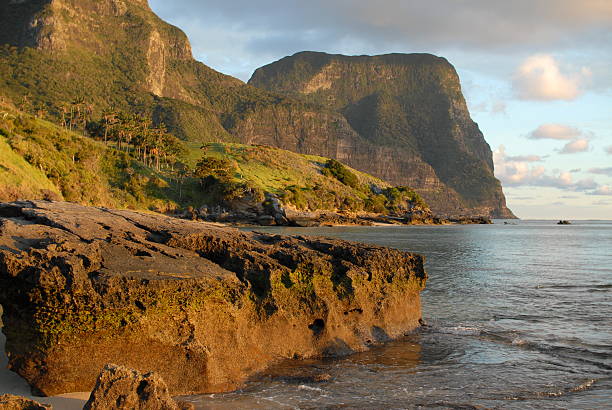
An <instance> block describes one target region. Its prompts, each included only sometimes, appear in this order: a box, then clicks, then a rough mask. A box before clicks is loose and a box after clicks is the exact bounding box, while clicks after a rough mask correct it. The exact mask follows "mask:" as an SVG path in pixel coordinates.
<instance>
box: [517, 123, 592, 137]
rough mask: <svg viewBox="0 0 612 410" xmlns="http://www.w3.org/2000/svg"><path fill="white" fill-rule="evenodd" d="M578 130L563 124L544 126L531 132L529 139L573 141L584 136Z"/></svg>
mask: <svg viewBox="0 0 612 410" xmlns="http://www.w3.org/2000/svg"><path fill="white" fill-rule="evenodd" d="M582 134H583V133H582V131H581V130H579V129H578V128H574V127H570V126H569V125H563V124H543V125H540V126H539V127H538V128H536V129H535V130H533V131H531V132H530V133H529V134H528V135H527V137H528V138H530V139H534V140H540V139H549V140H571V139H575V138H578V137H580V136H581V135H582Z"/></svg>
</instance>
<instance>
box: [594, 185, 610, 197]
mask: <svg viewBox="0 0 612 410" xmlns="http://www.w3.org/2000/svg"><path fill="white" fill-rule="evenodd" d="M589 195H602V196H612V188H611V187H610V186H608V185H603V186H600V187H598V188H597V189H596V190H595V191H593V192H590V193H589Z"/></svg>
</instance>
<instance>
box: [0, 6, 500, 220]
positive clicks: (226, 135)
mask: <svg viewBox="0 0 612 410" xmlns="http://www.w3.org/2000/svg"><path fill="white" fill-rule="evenodd" d="M0 44H3V46H2V47H0V92H2V93H3V94H4V95H6V96H7V97H8V98H9V99H11V100H12V101H14V102H15V103H17V104H20V106H24V107H29V109H30V110H32V111H38V112H46V113H48V115H49V116H51V117H56V118H58V117H61V116H62V115H63V114H62V113H63V111H64V110H65V109H66V108H65V107H66V106H67V105H69V103H70V102H72V101H83V102H85V103H86V105H87V107H88V109H89V110H91V113H92V115H94V116H95V115H99V114H100V113H101V112H102V110H104V109H107V108H109V107H113V108H115V109H122V110H126V111H133V112H139V113H145V114H147V115H151V116H152V117H153V119H154V121H155V122H156V123H159V122H164V123H165V124H166V125H168V126H169V128H170V129H171V131H172V132H173V133H175V134H176V135H177V136H178V137H180V138H182V139H184V140H186V141H190V142H193V143H194V145H195V144H197V143H201V142H219V141H223V142H241V143H244V144H267V145H271V146H274V147H278V148H282V149H286V150H291V151H295V152H299V153H305V154H316V155H321V156H326V157H331V158H336V159H338V160H340V161H343V162H345V163H347V164H348V165H351V166H352V167H354V168H356V169H359V170H362V171H366V172H369V173H371V174H373V175H375V176H377V177H379V178H382V179H385V180H387V181H388V182H391V183H393V184H395V185H408V186H412V187H414V188H415V189H416V190H417V191H418V192H419V193H421V194H422V195H423V196H424V197H425V198H426V199H427V200H428V202H429V203H430V205H431V206H432V209H433V210H434V211H435V212H438V213H450V214H461V213H467V214H485V215H491V216H510V215H511V214H510V211H509V210H508V209H507V208H506V207H505V199H504V196H503V193H502V191H501V187H500V186H499V182H498V181H497V180H496V179H495V178H494V177H493V173H492V163H491V155H490V149H489V147H488V145H487V144H486V143H485V142H484V139H483V138H482V134H480V131H478V127H477V126H476V125H475V124H474V123H473V122H472V121H471V120H470V119H469V114H468V113H467V109H466V108H465V102H464V101H463V97H462V96H461V93H460V87H459V82H458V79H457V78H456V74H455V73H454V70H452V67H450V65H448V64H447V63H446V64H442V63H431V61H429V60H432V59H433V57H431V56H429V57H422V56H421V57H418V58H416V57H410V56H408V57H402V56H393V61H388V60H389V58H390V57H376V58H373V60H371V61H372V62H370V63H366V61H370V60H368V58H361V60H359V63H357V62H356V61H357V60H352V59H347V58H341V57H339V56H335V57H332V56H326V55H324V54H318V53H306V54H300V55H298V56H295V57H292V58H289V59H285V60H281V62H279V63H276V64H273V65H271V66H268V67H265V68H262V69H260V70H258V72H257V73H256V74H255V76H254V77H253V79H252V81H251V83H252V84H254V85H256V86H258V87H254V86H251V85H247V84H244V83H243V82H241V81H240V80H238V79H235V78H232V77H230V76H226V75H224V74H221V73H219V72H217V71H215V70H213V69H211V68H209V67H207V66H206V65H204V64H202V63H200V62H198V61H195V60H194V59H193V57H192V53H191V47H190V44H189V41H188V39H187V37H186V36H185V34H184V33H183V32H182V31H181V30H180V29H178V28H176V27H174V26H171V25H169V24H167V23H165V22H164V21H162V20H161V19H159V18H158V17H157V16H156V15H155V14H154V13H153V12H152V10H151V9H150V8H149V6H148V3H147V1H146V0H24V1H5V2H3V3H2V4H0ZM293 60H295V62H292V61H293ZM362 60H363V61H362ZM395 60H397V61H395ZM413 60H414V61H413ZM434 60H435V59H434ZM438 60H439V61H440V62H441V61H442V60H441V59H437V60H435V61H438ZM432 61H433V60H432ZM304 67H306V68H304ZM364 67H369V68H367V69H364ZM294 80H295V81H294ZM292 84H295V87H296V88H292V87H293V85H292ZM396 94H397V95H396Z"/></svg>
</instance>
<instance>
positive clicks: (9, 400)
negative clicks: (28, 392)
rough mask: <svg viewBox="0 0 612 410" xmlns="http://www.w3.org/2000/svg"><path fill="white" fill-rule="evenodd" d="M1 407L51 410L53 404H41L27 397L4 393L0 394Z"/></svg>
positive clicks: (18, 409)
mask: <svg viewBox="0 0 612 410" xmlns="http://www.w3.org/2000/svg"><path fill="white" fill-rule="evenodd" d="M0 409H2V410H51V406H49V405H47V404H40V403H38V402H35V401H34V400H30V399H26V398H25V397H20V396H14V395H12V394H4V395H2V396H0Z"/></svg>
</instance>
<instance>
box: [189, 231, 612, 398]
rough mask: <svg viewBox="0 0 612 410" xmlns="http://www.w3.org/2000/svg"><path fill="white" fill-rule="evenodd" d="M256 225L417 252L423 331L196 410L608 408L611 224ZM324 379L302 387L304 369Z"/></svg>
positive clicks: (289, 370) (276, 374)
mask: <svg viewBox="0 0 612 410" xmlns="http://www.w3.org/2000/svg"><path fill="white" fill-rule="evenodd" d="M516 223H517V225H503V224H499V223H498V224H496V225H493V226H481V225H473V226H443V227H430V226H414V227H346V228H345V227H337V228H269V229H264V228H260V229H257V230H260V231H274V232H277V233H282V234H300V235H315V236H328V237H338V238H342V239H348V240H353V241H361V242H369V243H374V244H378V245H384V246H391V247H395V248H399V249H403V250H408V251H414V252H419V253H421V254H424V255H426V257H427V270H428V272H429V282H428V284H427V290H426V291H424V292H423V295H422V297H423V317H424V318H425V320H426V321H427V322H428V323H429V325H430V327H428V328H426V329H422V330H419V331H418V332H416V333H414V334H411V335H408V336H406V337H405V338H403V339H402V340H398V341H395V342H392V343H390V344H387V345H384V346H380V347H377V348H375V349H373V350H371V351H369V352H365V353H360V354H356V355H353V356H351V357H347V358H343V359H334V360H319V361H309V362H287V363H283V364H281V365H279V366H277V367H275V368H274V369H270V371H269V372H267V374H265V375H263V376H262V377H261V378H259V379H258V380H255V381H251V382H249V383H248V384H247V385H246V386H245V388H244V389H243V390H240V391H237V392H233V393H228V394H221V395H206V396H200V397H194V398H191V400H192V401H193V402H194V404H196V406H197V407H198V408H200V409H236V408H238V409H254V408H261V409H264V408H266V409H267V408H279V409H285V408H287V409H290V408H303V409H311V408H420V407H424V408H474V407H485V408H517V409H518V408H521V409H523V408H536V409H541V408H572V409H597V408H612V222H577V223H575V224H574V225H571V226H557V225H555V223H554V222H552V221H520V222H516ZM313 374H327V375H329V376H331V377H330V378H329V380H327V381H323V382H307V381H306V380H308V379H306V378H304V377H302V376H307V375H313Z"/></svg>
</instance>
